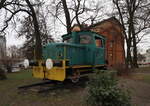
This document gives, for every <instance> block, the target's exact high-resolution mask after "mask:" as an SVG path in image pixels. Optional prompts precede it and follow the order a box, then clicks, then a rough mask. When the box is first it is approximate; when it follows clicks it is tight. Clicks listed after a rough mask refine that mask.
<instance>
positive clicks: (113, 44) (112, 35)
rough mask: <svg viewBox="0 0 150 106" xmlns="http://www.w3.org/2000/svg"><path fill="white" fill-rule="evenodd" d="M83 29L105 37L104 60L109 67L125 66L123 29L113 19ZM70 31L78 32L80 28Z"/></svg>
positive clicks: (76, 26)
mask: <svg viewBox="0 0 150 106" xmlns="http://www.w3.org/2000/svg"><path fill="white" fill-rule="evenodd" d="M85 29H88V30H91V31H94V32H96V33H98V34H100V35H103V36H105V37H106V59H107V61H108V66H109V67H115V66H116V65H122V64H125V50H124V36H123V33H122V31H123V28H122V25H121V24H120V22H119V21H118V20H117V19H116V18H115V17H111V18H108V19H106V20H104V21H101V22H98V23H96V24H94V25H91V26H88V28H87V27H86V28H85ZM72 31H80V28H79V27H78V25H74V26H73V29H72Z"/></svg>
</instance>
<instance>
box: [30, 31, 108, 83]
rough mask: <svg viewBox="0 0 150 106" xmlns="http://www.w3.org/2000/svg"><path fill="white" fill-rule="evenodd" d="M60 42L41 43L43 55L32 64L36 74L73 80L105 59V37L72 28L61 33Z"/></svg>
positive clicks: (39, 76) (98, 65)
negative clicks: (43, 44)
mask: <svg viewBox="0 0 150 106" xmlns="http://www.w3.org/2000/svg"><path fill="white" fill-rule="evenodd" d="M62 38H63V43H49V44H47V45H45V46H43V54H42V55H43V59H42V60H40V61H38V65H36V66H35V65H33V66H32V69H33V70H32V73H33V76H34V77H36V78H42V79H49V80H57V81H64V80H65V79H68V78H69V79H71V80H72V81H74V82H76V81H77V80H78V79H79V77H81V76H84V75H86V74H87V73H89V72H92V70H91V69H93V68H102V67H105V66H106V63H105V37H104V36H102V35H98V34H97V33H95V32H91V31H80V32H72V33H70V34H66V35H63V36H62Z"/></svg>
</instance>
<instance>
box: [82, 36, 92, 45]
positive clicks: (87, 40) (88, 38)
mask: <svg viewBox="0 0 150 106" xmlns="http://www.w3.org/2000/svg"><path fill="white" fill-rule="evenodd" d="M91 43H92V37H91V36H90V35H80V44H91Z"/></svg>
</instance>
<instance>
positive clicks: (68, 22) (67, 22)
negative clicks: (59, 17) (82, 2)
mask: <svg viewBox="0 0 150 106" xmlns="http://www.w3.org/2000/svg"><path fill="white" fill-rule="evenodd" d="M61 1H62V4H63V9H64V13H65V17H66V24H67V32H68V33H70V32H71V19H70V13H69V10H68V7H67V3H66V0H61Z"/></svg>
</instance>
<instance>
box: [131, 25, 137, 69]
mask: <svg viewBox="0 0 150 106" xmlns="http://www.w3.org/2000/svg"><path fill="white" fill-rule="evenodd" d="M132 36H133V65H134V68H138V64H137V45H136V37H135V29H134V24H132Z"/></svg>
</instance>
